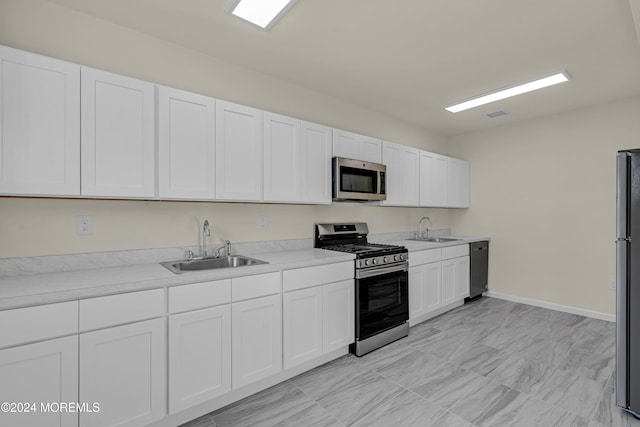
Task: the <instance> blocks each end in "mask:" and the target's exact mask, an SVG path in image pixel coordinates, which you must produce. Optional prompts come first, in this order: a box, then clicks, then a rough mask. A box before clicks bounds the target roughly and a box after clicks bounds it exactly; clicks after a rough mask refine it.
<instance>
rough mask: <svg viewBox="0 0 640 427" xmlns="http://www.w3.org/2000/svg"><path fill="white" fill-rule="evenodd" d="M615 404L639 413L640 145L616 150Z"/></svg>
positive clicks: (636, 414) (634, 413)
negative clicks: (634, 148) (634, 147)
mask: <svg viewBox="0 0 640 427" xmlns="http://www.w3.org/2000/svg"><path fill="white" fill-rule="evenodd" d="M617 172H618V173H617V175H618V183H617V227H616V229H617V230H616V231H617V239H616V290H617V294H616V295H617V304H616V404H617V405H618V406H619V407H621V408H623V409H625V410H626V411H629V412H631V413H632V414H633V415H635V416H636V417H638V414H640V149H636V150H624V151H619V152H618V160H617Z"/></svg>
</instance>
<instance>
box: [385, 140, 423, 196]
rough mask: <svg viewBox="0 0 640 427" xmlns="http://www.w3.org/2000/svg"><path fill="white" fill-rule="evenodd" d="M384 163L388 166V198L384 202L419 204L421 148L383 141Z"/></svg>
mask: <svg viewBox="0 0 640 427" xmlns="http://www.w3.org/2000/svg"><path fill="white" fill-rule="evenodd" d="M382 163H383V164H385V165H386V166H387V176H386V189H387V200H385V201H384V202H383V204H384V205H388V206H417V205H418V180H419V177H418V168H419V150H418V149H416V148H411V147H407V146H404V145H400V144H394V143H392V142H388V141H383V144H382Z"/></svg>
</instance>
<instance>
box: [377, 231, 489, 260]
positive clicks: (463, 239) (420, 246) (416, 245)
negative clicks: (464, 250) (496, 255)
mask: <svg viewBox="0 0 640 427" xmlns="http://www.w3.org/2000/svg"><path fill="white" fill-rule="evenodd" d="M434 237H435V236H434ZM446 237H452V238H455V239H460V240H455V241H452V242H441V243H438V242H424V241H420V240H406V239H405V240H391V241H389V242H385V243H388V244H391V245H402V246H404V247H406V248H407V250H408V251H409V253H411V252H415V251H424V250H427V249H438V248H444V247H447V246H458V245H464V244H468V243H474V242H482V241H488V240H491V239H490V238H488V237H478V236H446ZM409 257H411V255H409Z"/></svg>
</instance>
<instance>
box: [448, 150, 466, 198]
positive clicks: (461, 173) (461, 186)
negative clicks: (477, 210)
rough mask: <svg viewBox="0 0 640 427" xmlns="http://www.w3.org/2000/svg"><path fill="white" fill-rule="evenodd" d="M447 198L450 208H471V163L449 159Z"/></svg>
mask: <svg viewBox="0 0 640 427" xmlns="http://www.w3.org/2000/svg"><path fill="white" fill-rule="evenodd" d="M447 196H448V197H447V198H448V203H447V204H448V205H449V207H452V208H468V207H469V162H467V161H465V160H460V159H452V158H449V159H448V165H447Z"/></svg>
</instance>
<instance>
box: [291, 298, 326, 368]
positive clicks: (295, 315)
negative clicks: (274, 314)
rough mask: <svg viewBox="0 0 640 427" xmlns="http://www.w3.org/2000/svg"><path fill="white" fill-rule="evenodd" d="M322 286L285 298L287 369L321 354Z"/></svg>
mask: <svg viewBox="0 0 640 427" xmlns="http://www.w3.org/2000/svg"><path fill="white" fill-rule="evenodd" d="M322 293H323V292H322V287H321V286H317V287H314V288H309V289H303V290H300V291H294V292H286V293H285V294H284V296H283V304H284V306H283V314H284V319H283V330H284V369H289V368H291V367H292V366H296V365H299V364H300V363H303V362H306V361H308V360H312V359H314V358H316V357H318V356H320V355H322V341H323V338H322V329H323V324H322V317H323V316H322Z"/></svg>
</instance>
